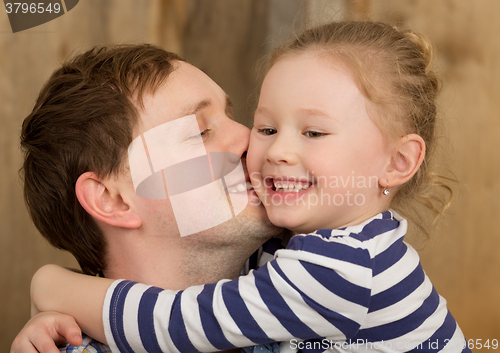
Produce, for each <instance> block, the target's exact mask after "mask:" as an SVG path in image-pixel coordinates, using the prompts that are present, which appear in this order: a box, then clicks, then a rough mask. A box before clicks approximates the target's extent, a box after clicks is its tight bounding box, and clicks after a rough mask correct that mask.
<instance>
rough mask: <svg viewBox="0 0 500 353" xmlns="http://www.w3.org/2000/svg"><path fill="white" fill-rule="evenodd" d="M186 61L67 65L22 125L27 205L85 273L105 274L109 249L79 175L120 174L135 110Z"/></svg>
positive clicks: (126, 55) (165, 57) (148, 51)
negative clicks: (86, 205)
mask: <svg viewBox="0 0 500 353" xmlns="http://www.w3.org/2000/svg"><path fill="white" fill-rule="evenodd" d="M176 60H182V59H181V58H180V57H178V56H177V55H176V54H173V53H169V52H167V51H165V50H163V49H161V48H158V47H155V46H152V45H146V44H144V45H121V46H111V47H96V48H93V49H91V50H89V51H87V52H85V53H83V54H80V55H78V56H76V57H74V58H72V59H70V60H69V61H67V62H65V63H64V64H63V65H62V67H61V68H59V69H58V70H56V71H55V72H54V73H53V74H52V76H51V77H50V78H49V80H48V82H47V83H46V84H45V86H44V87H43V88H42V90H41V92H40V95H39V97H38V100H37V101H36V104H35V107H34V108H33V111H32V112H31V114H30V115H28V117H26V119H25V120H24V122H23V125H22V132H21V148H22V151H23V154H24V164H23V167H22V169H21V171H22V173H21V175H22V177H23V179H24V198H25V201H26V205H27V207H28V210H29V212H30V215H31V218H32V220H33V222H34V224H35V226H36V227H37V228H38V230H39V231H40V233H42V235H43V236H44V237H45V238H46V239H47V240H48V241H49V242H50V243H51V244H52V245H54V246H55V247H57V248H60V249H63V250H67V251H69V252H71V253H72V254H73V255H74V256H75V258H76V259H77V261H78V263H79V264H80V266H81V268H82V271H83V272H85V273H87V274H96V273H98V272H99V271H100V270H102V269H104V268H105V267H106V264H105V254H106V243H105V240H104V237H103V234H102V232H101V230H100V229H99V227H98V226H97V224H96V222H95V221H94V219H93V218H92V217H91V216H90V215H89V214H88V213H87V212H86V211H85V210H84V209H83V207H82V206H81V205H80V203H79V201H78V199H77V197H76V193H75V184H76V181H77V179H78V178H79V176H80V175H82V174H83V173H85V172H89V171H90V172H94V173H95V174H96V175H98V176H99V177H106V176H109V175H111V174H112V173H119V172H120V170H121V167H122V166H123V160H124V158H125V157H126V155H127V148H128V146H129V145H130V143H131V142H132V139H133V129H134V127H135V126H136V124H137V122H138V114H137V105H139V106H141V105H142V103H141V102H142V97H143V94H145V93H154V92H155V90H156V89H157V88H158V87H159V86H160V85H161V84H162V83H163V82H164V81H165V80H166V78H167V77H168V75H169V74H170V73H171V72H172V71H173V70H174V69H175V67H174V66H173V61H176Z"/></svg>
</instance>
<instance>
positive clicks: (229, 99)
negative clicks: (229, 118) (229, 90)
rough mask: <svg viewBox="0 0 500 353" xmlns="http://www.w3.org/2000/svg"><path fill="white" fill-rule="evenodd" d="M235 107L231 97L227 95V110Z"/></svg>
mask: <svg viewBox="0 0 500 353" xmlns="http://www.w3.org/2000/svg"><path fill="white" fill-rule="evenodd" d="M232 107H233V101H232V100H231V98H230V97H229V95H227V94H226V109H228V108H232Z"/></svg>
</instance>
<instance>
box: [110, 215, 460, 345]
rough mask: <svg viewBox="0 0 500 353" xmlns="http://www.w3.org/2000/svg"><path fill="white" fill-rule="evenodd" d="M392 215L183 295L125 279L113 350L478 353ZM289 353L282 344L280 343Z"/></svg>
mask: <svg viewBox="0 0 500 353" xmlns="http://www.w3.org/2000/svg"><path fill="white" fill-rule="evenodd" d="M406 229H407V222H406V220H404V219H403V218H401V217H400V216H399V215H397V214H396V213H395V212H393V211H386V212H384V213H381V214H379V215H377V216H375V217H373V218H371V219H369V220H367V221H365V222H363V223H361V224H358V225H355V226H350V227H347V228H343V229H337V230H331V229H320V230H317V231H315V232H313V233H311V234H302V235H295V236H293V237H292V238H291V239H290V242H289V243H288V245H287V247H286V248H285V249H281V250H278V251H277V252H276V254H275V258H274V259H273V260H272V261H270V262H268V263H267V264H266V265H265V266H262V267H260V268H259V269H258V270H255V271H250V273H249V274H248V275H246V276H241V277H239V278H238V279H236V280H232V281H231V280H222V281H219V282H217V283H214V284H206V285H204V286H195V287H190V288H188V289H186V290H184V291H170V290H163V289H160V288H156V287H151V286H146V285H142V284H137V283H135V282H130V281H123V280H118V281H115V282H114V283H113V285H112V286H111V287H110V288H109V290H108V292H107V294H106V299H105V305H104V310H103V320H104V326H105V331H106V338H107V341H108V344H109V345H110V347H111V349H112V351H113V352H198V351H201V352H213V351H216V350H223V349H230V348H234V347H246V346H252V345H256V344H263V343H270V342H282V341H285V342H289V345H290V348H292V349H295V350H301V351H302V352H304V353H306V352H324V351H332V352H348V351H353V350H356V351H358V352H359V351H362V352H406V351H418V352H438V351H441V350H445V351H446V352H470V350H469V349H468V348H467V347H466V346H464V344H465V339H464V336H463V334H462V332H461V330H460V328H459V327H458V325H457V323H456V322H455V320H454V318H453V317H452V315H451V314H450V312H449V311H448V309H447V307H446V301H445V300H444V299H443V298H442V297H441V296H439V295H438V294H437V292H436V290H435V289H434V287H433V285H432V283H431V282H430V280H429V279H428V278H427V276H426V275H425V273H424V271H423V269H422V267H421V265H420V260H419V257H418V254H417V252H416V251H415V250H414V249H413V248H412V247H411V246H409V245H407V244H406V243H405V242H404V241H403V239H404V236H405V234H406ZM281 347H283V343H282V344H281Z"/></svg>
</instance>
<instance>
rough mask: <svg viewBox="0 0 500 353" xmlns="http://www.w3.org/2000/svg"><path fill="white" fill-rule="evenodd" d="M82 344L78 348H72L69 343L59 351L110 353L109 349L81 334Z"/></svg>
mask: <svg viewBox="0 0 500 353" xmlns="http://www.w3.org/2000/svg"><path fill="white" fill-rule="evenodd" d="M82 338H83V343H82V344H81V345H80V346H72V345H70V344H69V343H66V346H65V347H64V348H60V349H59V351H60V352H62V353H111V349H110V348H109V347H108V346H106V345H105V344H102V343H101V342H98V341H96V340H94V339H93V338H90V337H89V336H87V335H85V334H83V337H82Z"/></svg>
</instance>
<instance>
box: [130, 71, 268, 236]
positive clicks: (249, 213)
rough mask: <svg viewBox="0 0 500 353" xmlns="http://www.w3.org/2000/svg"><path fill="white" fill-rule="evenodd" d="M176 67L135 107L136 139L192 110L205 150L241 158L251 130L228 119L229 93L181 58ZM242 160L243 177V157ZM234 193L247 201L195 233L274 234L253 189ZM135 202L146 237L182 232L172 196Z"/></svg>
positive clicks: (190, 114) (230, 112)
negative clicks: (229, 215)
mask: <svg viewBox="0 0 500 353" xmlns="http://www.w3.org/2000/svg"><path fill="white" fill-rule="evenodd" d="M175 65H176V69H175V70H174V71H173V72H172V73H171V74H170V75H169V77H168V79H167V81H166V82H165V83H164V84H163V85H162V86H161V87H160V88H159V89H158V90H157V91H156V92H155V94H154V95H145V96H144V109H143V110H141V111H140V124H139V126H138V129H137V132H136V136H135V137H138V136H139V135H140V134H143V133H144V132H146V131H151V130H152V129H154V128H156V127H158V126H160V125H162V124H166V123H169V122H180V121H181V120H186V117H187V116H192V115H193V114H194V116H195V118H194V117H193V116H192V119H193V121H194V119H195V120H196V123H197V125H198V127H199V131H198V133H200V132H201V134H200V135H201V136H200V135H198V137H197V138H198V139H199V141H202V142H203V146H204V149H205V150H206V153H210V152H228V153H232V154H234V155H235V156H240V157H242V156H243V154H244V152H245V151H246V150H247V147H248V140H249V136H250V130H249V129H248V128H246V127H245V126H243V125H241V124H239V123H237V122H235V121H234V120H233V117H232V105H231V102H230V100H229V98H228V96H227V95H226V94H225V93H224V91H223V90H222V89H221V88H220V87H219V86H218V85H217V84H216V83H215V82H214V81H212V80H211V79H210V78H209V77H208V76H207V75H205V74H204V73H203V72H202V71H200V70H199V69H197V68H195V67H194V66H192V65H189V64H187V63H184V62H178V63H176V64H175ZM169 125H170V124H169ZM195 125H196V124H195ZM143 138H144V135H143ZM242 162H243V166H244V171H245V178H246V180H247V181H248V180H249V179H248V173H247V172H246V165H245V158H244V157H243V160H242ZM132 167H133V166H131V168H132ZM243 185H245V182H244V181H243ZM240 188H241V185H240ZM229 189H231V188H229ZM167 192H168V185H167ZM237 194H238V193H236V195H234V194H231V197H232V198H233V202H234V197H238V195H237ZM241 194H243V195H241ZM239 197H245V198H246V197H248V201H249V202H248V205H247V207H246V208H245V209H244V210H243V211H242V212H241V213H240V214H239V215H237V216H236V217H234V218H232V219H230V220H229V221H226V222H224V223H223V224H220V225H218V226H215V227H212V228H210V229H207V230H203V231H201V232H199V233H198V234H197V236H205V237H210V236H212V237H214V236H217V237H220V236H224V235H225V234H227V235H228V236H229V235H231V236H232V237H235V236H238V235H239V234H242V233H243V229H245V230H246V231H245V233H248V232H250V233H249V234H248V236H250V235H252V233H254V234H253V235H255V236H257V237H263V238H266V239H267V238H269V235H272V234H275V233H277V232H278V229H277V228H275V227H274V226H272V225H271V224H270V222H269V220H268V219H267V216H266V213H265V211H264V208H263V206H262V205H261V204H260V202H259V200H258V198H257V196H256V194H255V192H254V191H253V190H248V192H247V191H246V190H240V196H239ZM228 198H229V196H228ZM135 201H136V202H135V204H136V207H137V208H138V212H139V213H140V214H141V217H142V220H143V226H144V227H145V229H147V231H148V232H150V234H151V235H160V234H161V235H168V236H175V237H179V236H180V235H182V234H180V233H179V230H178V229H179V228H178V224H177V221H176V217H175V215H174V208H173V207H172V200H171V199H170V198H169V197H168V196H167V197H166V199H159V200H154V199H148V198H141V197H138V196H137V197H135ZM216 208H217V207H216ZM193 222H196V219H193ZM257 233H258V234H257ZM237 238H239V236H238V237H237ZM204 240H207V239H204Z"/></svg>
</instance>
